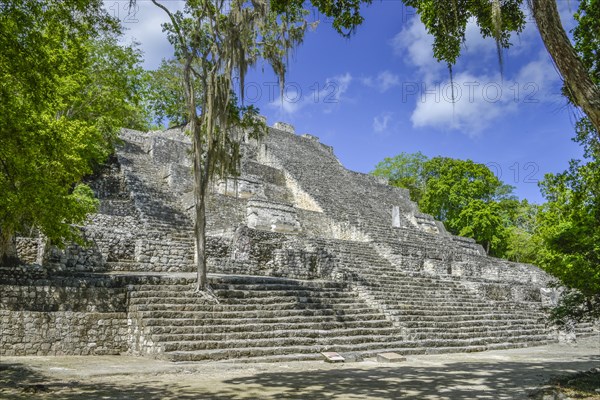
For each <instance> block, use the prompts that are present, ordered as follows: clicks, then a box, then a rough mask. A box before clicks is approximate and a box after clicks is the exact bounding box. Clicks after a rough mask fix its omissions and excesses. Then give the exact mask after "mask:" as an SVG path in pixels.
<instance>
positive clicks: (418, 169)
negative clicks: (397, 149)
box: [371, 152, 427, 203]
mask: <svg viewBox="0 0 600 400" xmlns="http://www.w3.org/2000/svg"><path fill="white" fill-rule="evenodd" d="M426 162H427V157H426V156H425V155H424V154H423V153H421V152H417V153H404V152H403V153H400V154H398V155H397V156H394V157H386V158H385V159H384V160H383V161H381V162H379V163H378V164H377V165H376V166H375V170H373V171H372V172H371V174H372V175H375V176H380V177H384V178H387V179H388V181H389V184H390V185H392V186H396V187H402V188H406V189H408V190H409V192H410V198H411V200H412V201H414V202H416V203H418V202H419V201H420V200H421V197H422V196H423V191H424V190H425V174H424V166H425V163H426Z"/></svg>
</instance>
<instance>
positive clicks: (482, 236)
mask: <svg viewBox="0 0 600 400" xmlns="http://www.w3.org/2000/svg"><path fill="white" fill-rule="evenodd" d="M372 174H373V175H376V176H382V177H385V178H387V179H388V180H389V182H390V184H391V185H393V186H398V187H403V188H406V189H409V191H410V195H411V199H412V200H413V201H415V202H417V204H418V205H419V208H420V209H421V211H423V212H425V213H428V214H431V215H433V216H434V217H435V218H436V219H437V220H439V221H442V222H444V224H445V226H446V228H447V229H448V231H450V232H451V233H453V234H455V235H462V236H467V237H471V238H473V239H475V240H476V241H477V243H479V244H481V245H483V246H484V248H485V249H486V250H487V251H488V252H489V253H490V254H492V255H495V256H499V257H501V256H504V255H505V252H506V251H507V249H508V248H509V247H508V245H507V241H508V238H509V237H510V234H511V230H510V229H509V228H510V227H511V226H512V225H514V222H513V219H516V218H517V215H518V212H517V211H516V209H518V207H519V206H520V203H519V201H517V200H516V199H515V198H514V197H513V196H512V191H513V187H512V186H509V185H505V184H503V183H502V182H501V181H500V180H499V179H498V178H497V177H496V176H495V175H494V174H493V173H492V171H490V169H489V168H488V167H486V166H485V165H483V164H477V163H474V162H473V161H471V160H466V161H465V160H458V159H453V158H448V157H434V158H432V159H428V158H427V157H426V156H424V155H423V154H422V153H414V154H407V153H401V154H399V155H397V156H395V157H391V158H386V159H384V160H383V161H382V162H380V163H379V164H377V166H376V167H375V170H374V171H373V172H372Z"/></svg>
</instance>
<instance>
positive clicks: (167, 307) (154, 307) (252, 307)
mask: <svg viewBox="0 0 600 400" xmlns="http://www.w3.org/2000/svg"><path fill="white" fill-rule="evenodd" d="M332 307H335V309H336V310H353V309H356V308H361V307H365V303H364V302H360V301H357V302H356V303H329V302H308V303H298V302H296V301H291V302H288V303H273V304H266V305H262V304H218V305H213V304H167V303H150V304H137V305H130V306H129V311H130V312H137V311H206V312H244V311H256V310H304V309H312V310H318V309H326V308H332ZM371 309H372V308H371Z"/></svg>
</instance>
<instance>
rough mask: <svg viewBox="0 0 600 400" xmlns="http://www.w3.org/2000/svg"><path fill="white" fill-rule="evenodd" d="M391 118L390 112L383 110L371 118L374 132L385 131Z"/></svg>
mask: <svg viewBox="0 0 600 400" xmlns="http://www.w3.org/2000/svg"><path fill="white" fill-rule="evenodd" d="M391 120H392V113H390V112H383V113H381V114H379V115H377V116H375V118H373V131H374V132H376V133H381V132H385V131H386V130H387V129H388V125H389V123H390V121H391Z"/></svg>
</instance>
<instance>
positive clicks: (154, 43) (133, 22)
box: [104, 0, 184, 69]
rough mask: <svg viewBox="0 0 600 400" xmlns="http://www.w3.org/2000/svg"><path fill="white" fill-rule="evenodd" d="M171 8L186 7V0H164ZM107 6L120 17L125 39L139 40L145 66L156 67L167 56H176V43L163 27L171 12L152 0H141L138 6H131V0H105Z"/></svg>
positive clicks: (112, 13) (137, 3) (114, 14)
mask: <svg viewBox="0 0 600 400" xmlns="http://www.w3.org/2000/svg"><path fill="white" fill-rule="evenodd" d="M163 4H165V5H166V6H168V7H169V9H170V10H172V11H176V10H181V9H183V5H184V2H183V1H171V2H163ZM104 8H105V9H106V10H107V11H108V12H109V13H110V14H111V15H113V16H116V17H118V18H119V19H120V20H121V22H122V24H123V27H124V28H125V34H124V37H123V39H122V42H123V43H127V44H128V43H131V42H132V41H136V42H139V43H140V48H141V50H142V51H143V52H144V68H146V69H156V68H158V66H159V65H160V61H161V60H162V59H163V58H171V57H173V46H171V44H170V43H169V41H168V40H167V35H166V33H165V32H163V31H162V27H161V24H163V23H165V22H168V21H169V17H168V16H167V14H166V13H165V12H164V11H163V10H161V9H160V8H158V7H156V6H155V5H154V4H152V3H151V2H149V1H137V2H136V5H135V8H132V9H129V2H128V1H111V0H104Z"/></svg>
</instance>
